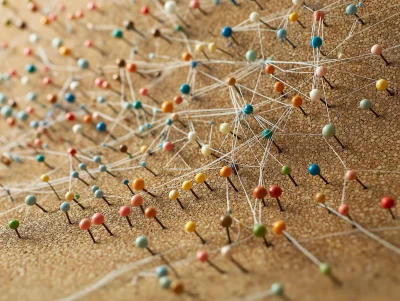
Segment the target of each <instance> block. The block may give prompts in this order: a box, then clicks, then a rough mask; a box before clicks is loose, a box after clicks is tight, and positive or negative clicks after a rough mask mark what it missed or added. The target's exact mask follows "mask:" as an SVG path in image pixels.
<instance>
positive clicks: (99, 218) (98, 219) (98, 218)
mask: <svg viewBox="0 0 400 301" xmlns="http://www.w3.org/2000/svg"><path fill="white" fill-rule="evenodd" d="M92 223H93V224H94V225H101V224H103V223H104V215H103V214H101V213H99V212H97V213H95V214H93V216H92Z"/></svg>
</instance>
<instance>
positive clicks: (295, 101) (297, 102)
mask: <svg viewBox="0 0 400 301" xmlns="http://www.w3.org/2000/svg"><path fill="white" fill-rule="evenodd" d="M302 104H303V99H302V98H301V97H300V96H298V95H296V96H295V97H293V98H292V105H293V106H294V107H296V108H298V107H300V106H301V105H302Z"/></svg>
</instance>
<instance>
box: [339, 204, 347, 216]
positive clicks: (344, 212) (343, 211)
mask: <svg viewBox="0 0 400 301" xmlns="http://www.w3.org/2000/svg"><path fill="white" fill-rule="evenodd" d="M349 210H350V209H349V206H347V204H341V205H340V206H339V209H338V212H339V213H340V214H341V215H348V214H349Z"/></svg>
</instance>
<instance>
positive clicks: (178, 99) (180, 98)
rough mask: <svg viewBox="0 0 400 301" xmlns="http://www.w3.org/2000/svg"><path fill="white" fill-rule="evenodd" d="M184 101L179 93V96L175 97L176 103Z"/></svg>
mask: <svg viewBox="0 0 400 301" xmlns="http://www.w3.org/2000/svg"><path fill="white" fill-rule="evenodd" d="M182 101H183V98H182V96H180V95H177V96H175V97H174V103H175V104H177V105H179V104H181V103H182Z"/></svg>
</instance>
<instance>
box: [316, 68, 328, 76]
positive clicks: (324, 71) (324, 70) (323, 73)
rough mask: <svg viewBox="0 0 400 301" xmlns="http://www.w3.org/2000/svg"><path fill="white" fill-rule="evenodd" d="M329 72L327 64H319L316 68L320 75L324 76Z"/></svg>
mask: <svg viewBox="0 0 400 301" xmlns="http://www.w3.org/2000/svg"><path fill="white" fill-rule="evenodd" d="M327 72H328V68H327V67H326V66H319V67H318V68H317V69H316V70H315V74H316V75H317V76H319V77H323V76H325V75H326V73H327Z"/></svg>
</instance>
